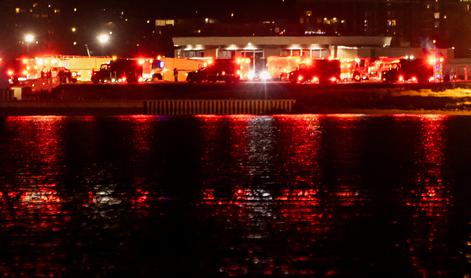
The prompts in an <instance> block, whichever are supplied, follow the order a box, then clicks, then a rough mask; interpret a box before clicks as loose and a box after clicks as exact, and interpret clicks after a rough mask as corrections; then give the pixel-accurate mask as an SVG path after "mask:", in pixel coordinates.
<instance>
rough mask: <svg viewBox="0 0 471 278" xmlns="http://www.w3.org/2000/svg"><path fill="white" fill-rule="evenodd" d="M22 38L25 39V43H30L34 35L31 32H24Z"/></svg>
mask: <svg viewBox="0 0 471 278" xmlns="http://www.w3.org/2000/svg"><path fill="white" fill-rule="evenodd" d="M24 39H25V42H26V43H32V42H34V35H33V34H26V35H25V38H24Z"/></svg>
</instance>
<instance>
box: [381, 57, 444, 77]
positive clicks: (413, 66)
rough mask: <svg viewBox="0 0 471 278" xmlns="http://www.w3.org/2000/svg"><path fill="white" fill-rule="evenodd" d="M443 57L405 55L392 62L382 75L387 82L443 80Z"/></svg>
mask: <svg viewBox="0 0 471 278" xmlns="http://www.w3.org/2000/svg"><path fill="white" fill-rule="evenodd" d="M443 62H444V60H443V58H442V57H436V56H433V55H431V56H429V57H427V58H414V57H410V56H409V57H404V58H401V59H399V60H397V61H396V62H393V63H391V64H390V66H389V68H388V69H385V70H384V71H383V72H382V74H381V76H382V81H383V82H385V83H396V82H400V83H401V82H410V83H422V84H423V83H431V82H439V81H441V80H442V76H443V74H442V69H443Z"/></svg>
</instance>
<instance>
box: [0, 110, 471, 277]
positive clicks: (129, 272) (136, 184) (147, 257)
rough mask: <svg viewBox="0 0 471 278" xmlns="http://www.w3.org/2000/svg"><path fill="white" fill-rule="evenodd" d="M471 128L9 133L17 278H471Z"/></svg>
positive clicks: (0, 175)
mask: <svg viewBox="0 0 471 278" xmlns="http://www.w3.org/2000/svg"><path fill="white" fill-rule="evenodd" d="M470 159H471V118H468V117H447V116H370V117H367V116H355V115H352V116H348V115H330V116H316V115H300V116H275V117H251V116H227V117H215V116H200V117H194V118H180V119H173V118H163V117H144V116H134V117H109V118H99V117H98V118H96V117H7V118H0V273H2V274H3V276H4V277H10V276H12V277H17V276H20V277H36V276H39V277H41V276H47V277H56V276H59V277H63V276H67V277H70V276H74V277H180V276H181V275H182V274H183V275H185V277H226V276H248V277H280V276H282V277H299V276H301V277H406V278H407V277H470V276H469V274H470V273H471V265H470V261H471V238H470V237H471V167H470V163H469V161H470Z"/></svg>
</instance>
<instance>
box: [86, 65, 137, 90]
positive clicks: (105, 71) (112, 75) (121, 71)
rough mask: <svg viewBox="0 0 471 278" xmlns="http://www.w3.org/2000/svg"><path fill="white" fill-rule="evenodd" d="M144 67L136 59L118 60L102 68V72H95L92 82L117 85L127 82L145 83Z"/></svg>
mask: <svg viewBox="0 0 471 278" xmlns="http://www.w3.org/2000/svg"><path fill="white" fill-rule="evenodd" d="M142 74H143V67H142V64H141V62H140V61H139V60H138V61H136V60H135V59H116V60H113V61H111V62H110V63H107V64H103V65H101V66H100V70H98V71H93V74H92V82H93V83H94V84H98V83H115V82H127V83H134V82H138V81H143V77H142Z"/></svg>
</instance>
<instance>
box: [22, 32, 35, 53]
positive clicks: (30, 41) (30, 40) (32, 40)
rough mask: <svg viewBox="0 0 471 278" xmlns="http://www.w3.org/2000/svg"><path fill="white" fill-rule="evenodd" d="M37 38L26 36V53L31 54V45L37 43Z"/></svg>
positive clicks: (30, 35)
mask: <svg viewBox="0 0 471 278" xmlns="http://www.w3.org/2000/svg"><path fill="white" fill-rule="evenodd" d="M35 39H36V38H35V36H34V35H33V34H30V33H28V34H26V35H25V37H24V41H25V43H26V53H29V45H30V44H32V43H33V42H34V41H35Z"/></svg>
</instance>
